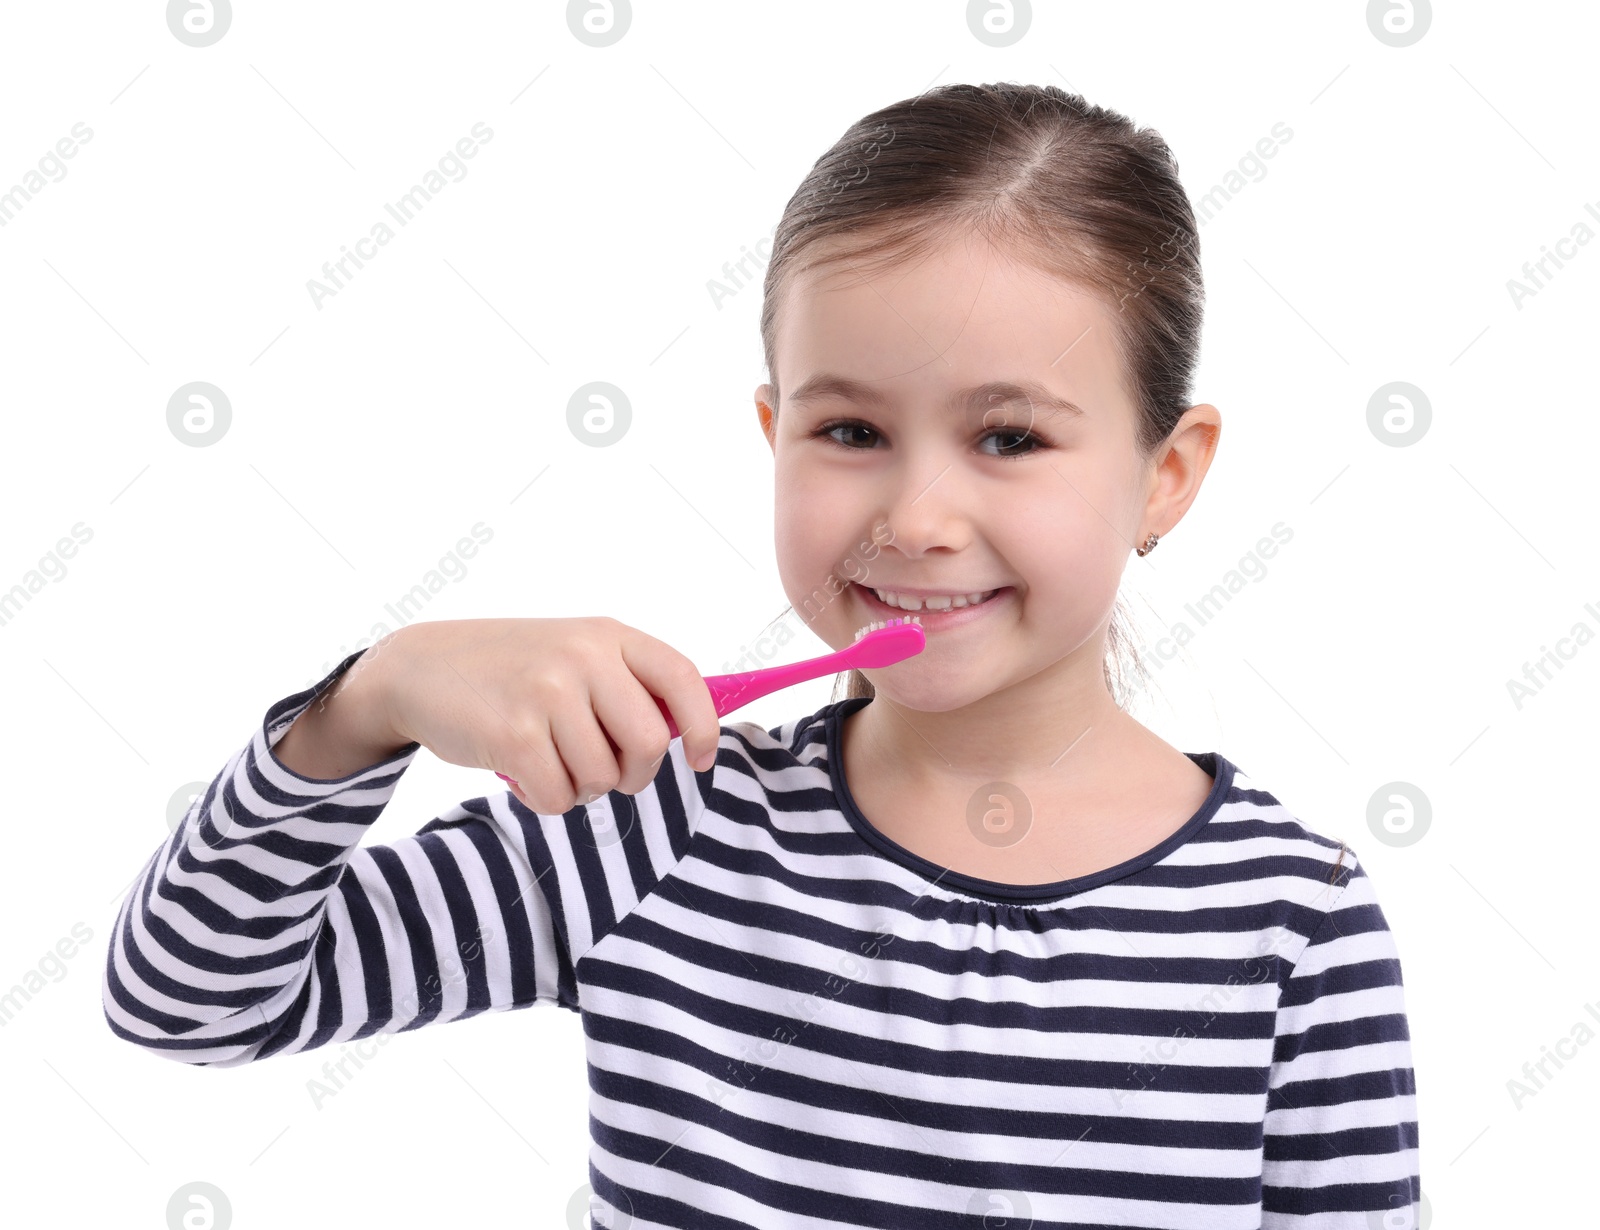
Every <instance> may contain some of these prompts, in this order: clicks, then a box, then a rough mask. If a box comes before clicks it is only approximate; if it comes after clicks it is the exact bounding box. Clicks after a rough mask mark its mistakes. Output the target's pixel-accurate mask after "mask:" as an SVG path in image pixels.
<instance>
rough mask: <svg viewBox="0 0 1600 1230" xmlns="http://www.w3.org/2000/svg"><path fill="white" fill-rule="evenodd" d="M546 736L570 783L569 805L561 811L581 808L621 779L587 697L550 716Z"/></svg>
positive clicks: (563, 707)
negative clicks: (570, 780)
mask: <svg viewBox="0 0 1600 1230" xmlns="http://www.w3.org/2000/svg"><path fill="white" fill-rule="evenodd" d="M550 734H551V735H552V736H553V738H554V739H555V745H556V752H557V753H558V754H559V755H560V757H561V763H562V764H563V765H565V766H566V770H567V776H568V777H570V778H571V779H572V790H571V794H570V795H569V797H570V798H571V800H572V802H571V803H569V804H568V806H567V808H565V809H564V810H571V808H572V807H574V806H577V805H579V804H582V803H584V802H586V801H588V800H589V799H592V798H594V797H595V796H596V795H600V794H604V793H605V792H606V791H608V790H611V789H613V788H614V787H615V786H616V784H617V781H618V780H619V779H620V778H621V777H622V770H621V769H620V768H618V766H617V758H616V756H615V755H613V754H612V751H611V745H610V743H609V742H607V740H606V735H605V731H603V730H601V729H600V720H599V719H598V718H596V717H595V715H594V708H593V702H592V701H591V700H590V699H589V698H588V696H587V695H585V696H583V697H581V698H579V699H578V700H576V701H574V702H573V703H571V704H568V705H563V706H562V707H561V708H560V709H558V710H557V711H556V712H554V713H552V714H551V715H550Z"/></svg>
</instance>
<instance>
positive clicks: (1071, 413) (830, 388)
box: [786, 372, 1085, 417]
mask: <svg viewBox="0 0 1600 1230" xmlns="http://www.w3.org/2000/svg"><path fill="white" fill-rule="evenodd" d="M829 397H836V398H840V399H841V400H844V401H854V402H862V403H865V404H866V405H869V406H876V407H878V408H879V409H884V408H886V407H887V406H888V405H889V403H890V398H889V397H888V396H887V395H886V394H885V393H884V392H883V390H881V389H879V388H877V387H876V386H874V385H872V384H869V383H868V382H867V381H865V380H854V379H852V378H851V377H849V376H839V375H835V374H834V373H832V372H823V373H820V374H818V375H815V376H812V377H811V378H810V379H809V380H806V381H804V382H803V383H802V384H801V385H800V387H799V388H797V389H796V390H795V391H794V392H792V393H790V394H789V396H788V398H787V399H786V400H789V401H802V402H803V401H820V400H822V399H824V398H829ZM1019 404H1020V405H1026V406H1030V407H1032V408H1033V409H1034V410H1038V411H1042V412H1043V413H1044V414H1045V415H1047V416H1050V417H1061V416H1068V417H1080V416H1084V415H1085V412H1084V410H1083V408H1082V407H1080V406H1078V405H1076V404H1075V403H1073V402H1070V401H1068V400H1067V399H1066V398H1064V397H1059V396H1057V395H1056V394H1055V393H1052V392H1051V391H1050V390H1049V389H1047V388H1045V387H1044V385H1042V384H1040V383H1039V382H1038V381H1037V380H988V381H985V382H984V383H983V384H979V385H974V386H973V387H972V388H970V389H962V390H960V391H959V392H957V393H956V394H955V395H954V396H953V397H951V399H950V401H949V403H948V404H947V407H946V408H947V409H949V410H960V409H965V410H967V411H969V412H970V411H976V410H983V409H987V408H992V407H994V406H1004V405H1019Z"/></svg>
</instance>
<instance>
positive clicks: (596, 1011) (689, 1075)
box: [104, 653, 1421, 1230]
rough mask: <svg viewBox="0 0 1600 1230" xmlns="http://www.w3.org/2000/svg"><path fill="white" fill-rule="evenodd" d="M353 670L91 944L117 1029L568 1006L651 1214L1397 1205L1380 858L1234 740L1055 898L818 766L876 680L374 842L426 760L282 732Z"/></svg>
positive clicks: (1406, 1086)
mask: <svg viewBox="0 0 1600 1230" xmlns="http://www.w3.org/2000/svg"><path fill="white" fill-rule="evenodd" d="M359 656H360V654H359V653H356V654H352V655H350V656H349V657H348V658H346V659H345V660H344V661H343V662H341V663H340V664H339V665H338V666H337V667H335V668H334V670H333V671H332V672H330V673H329V675H328V676H327V677H326V678H325V679H324V680H323V681H322V682H321V683H319V684H317V685H315V687H313V688H310V689H307V690H306V691H303V692H300V693H296V694H295V695H292V696H289V697H286V698H285V699H283V700H281V701H279V702H277V703H276V704H274V705H273V706H272V707H271V708H270V709H269V710H268V712H267V714H266V717H265V719H264V721H263V723H262V725H261V727H260V729H259V730H258V731H257V732H256V733H255V734H254V736H253V737H252V739H251V740H250V742H249V743H248V744H247V745H246V746H245V747H244V748H243V749H242V750H241V751H240V752H239V753H238V754H237V755H235V756H234V757H233V758H232V759H231V760H230V761H229V762H228V764H227V765H225V766H224V767H223V769H222V771H221V772H220V773H219V774H218V775H217V777H216V779H215V780H214V781H213V782H212V783H211V785H210V787H209V788H208V789H207V791H206V792H205V794H204V795H203V796H202V797H201V798H199V799H197V800H196V802H195V805H194V806H193V807H192V808H191V809H190V811H189V813H188V815H187V816H185V817H184V820H183V822H182V824H181V825H180V826H179V827H178V829H177V830H176V832H175V833H174V834H173V835H172V836H171V837H170V838H169V839H168V840H167V841H166V842H165V843H164V844H163V845H162V847H161V849H160V850H158V851H157V852H156V854H155V855H154V857H153V858H152V859H151V860H150V862H149V864H148V865H147V866H146V868H145V871H144V874H143V875H142V876H141V878H140V879H139V881H138V882H137V884H136V886H135V888H134V889H133V891H131V892H130V893H129V895H128V898H127V900H126V901H125V902H124V904H123V906H122V909H121V911H120V913H119V916H118V919H117V925H116V927H115V929H114V931H113V935H112V939H111V943H110V950H109V953H108V957H107V963H106V970H105V979H104V1005H105V1015H106V1019H107V1021H108V1023H109V1024H110V1026H111V1028H112V1030H113V1031H115V1033H116V1034H117V1035H118V1036H119V1037H122V1038H124V1039H127V1040H128V1041H130V1042H133V1043H135V1044H137V1045H139V1046H141V1047H143V1048H145V1049H147V1050H149V1051H151V1052H153V1053H155V1054H158V1055H163V1056H166V1057H168V1058H171V1059H176V1060H179V1061H182V1062H184V1063H190V1064H199V1065H209V1066H214V1067H231V1066H235V1065H238V1064H244V1063H250V1062H252V1061H255V1060H259V1059H265V1058H267V1057H269V1056H271V1055H277V1054H289V1053H292V1052H295V1051H301V1050H306V1049H309V1048H311V1047H318V1046H325V1045H328V1044H329V1043H338V1042H343V1041H347V1040H350V1039H355V1038H362V1037H366V1036H368V1035H370V1034H373V1033H376V1032H378V1031H380V1030H388V1031H396V1030H406V1029H415V1028H418V1027H420V1026H423V1025H427V1024H430V1023H439V1022H448V1021H456V1020H460V1019H462V1018H465V1017H470V1016H474V1015H476V1014H478V1013H480V1012H494V1011H503V1010H506V1009H510V1008H522V1007H528V1006H530V1005H533V1004H536V1003H540V1002H548V1003H552V1004H558V1005H560V1006H562V1007H565V1008H569V1009H572V1010H573V1011H575V1012H580V1013H582V1014H583V1019H584V1028H585V1035H586V1041H585V1045H586V1047H587V1055H588V1064H589V1075H590V1084H591V1094H590V1120H589V1126H590V1135H591V1141H592V1145H591V1151H590V1183H591V1185H592V1187H593V1188H594V1191H595V1193H596V1195H597V1196H598V1197H599V1198H600V1201H601V1202H603V1203H607V1204H609V1206H610V1207H609V1208H607V1209H606V1212H608V1213H610V1214H611V1215H612V1217H611V1221H610V1222H608V1223H607V1224H624V1223H623V1219H622V1217H621V1216H619V1213H625V1214H627V1215H628V1217H630V1218H631V1221H629V1222H627V1223H626V1224H628V1225H630V1226H632V1227H634V1228H636V1230H651V1228H654V1227H729V1228H731V1227H743V1226H755V1227H761V1228H762V1230H774V1228H782V1227H806V1228H808V1230H820V1228H823V1227H830V1228H833V1227H840V1228H842V1227H916V1228H917V1230H943V1228H946V1227H949V1228H954V1227H977V1226H983V1225H1001V1224H1003V1225H1007V1226H1017V1227H1032V1228H1033V1230H1049V1228H1054V1227H1068V1226H1071V1227H1076V1228H1079V1230H1082V1228H1086V1227H1087V1228H1094V1227H1104V1228H1106V1230H1111V1228H1113V1227H1115V1228H1119V1230H1127V1228H1129V1227H1150V1228H1160V1230H1180V1228H1184V1227H1206V1228H1207V1230H1232V1228H1238V1230H1247V1228H1254V1227H1257V1226H1261V1227H1269V1228H1282V1227H1302V1228H1305V1230H1336V1228H1340V1227H1348V1228H1350V1230H1368V1227H1370V1226H1373V1225H1378V1224H1385V1223H1384V1222H1383V1221H1382V1219H1381V1218H1378V1217H1377V1216H1376V1215H1377V1214H1380V1213H1382V1212H1384V1211H1391V1212H1395V1213H1403V1212H1404V1211H1406V1210H1412V1211H1413V1215H1414V1210H1415V1202H1416V1201H1418V1200H1419V1199H1420V1191H1421V1188H1420V1183H1419V1180H1418V1166H1417V1117H1416V1104H1415V1094H1414V1087H1413V1079H1412V1068H1411V1055H1410V1043H1409V1034H1408V1031H1407V1027H1406V1018H1405V1008H1404V1003H1403V992H1402V986H1401V976H1400V964H1399V959H1398V957H1397V955H1396V951H1395V947H1394V943H1393V940H1392V937H1391V935H1390V932H1389V930H1388V927H1387V925H1386V924H1385V921H1384V917H1383V914H1382V912H1381V910H1380V909H1379V907H1378V903H1377V901H1376V899H1375V897H1374V895H1373V890H1372V883H1371V880H1370V879H1369V878H1368V877H1367V875H1366V873H1365V872H1364V871H1363V869H1362V868H1361V866H1360V865H1359V864H1358V863H1357V862H1356V859H1355V856H1354V855H1353V854H1352V853H1351V851H1350V850H1349V849H1348V848H1345V847H1343V846H1342V845H1341V844H1340V843H1337V842H1333V841H1329V840H1328V839H1327V838H1325V837H1322V836H1320V835H1318V834H1316V833H1314V832H1312V831H1310V830H1308V829H1307V828H1305V827H1304V826H1303V825H1301V824H1300V823H1299V822H1297V821H1296V819H1295V818H1294V817H1293V816H1292V815H1290V814H1289V813H1288V811H1287V810H1285V809H1284V807H1283V806H1282V805H1281V804H1280V803H1279V802H1278V801H1277V800H1276V799H1275V798H1273V796H1272V795H1270V794H1268V793H1267V792H1266V791H1264V790H1261V789H1259V788H1258V787H1256V786H1254V785H1253V784H1252V783H1251V782H1250V780H1249V779H1248V778H1247V777H1246V775H1245V774H1244V773H1243V771H1242V770H1239V769H1238V768H1237V767H1236V766H1234V765H1232V764H1231V763H1229V762H1228V761H1227V760H1226V759H1224V758H1223V757H1222V756H1220V755H1217V754H1215V753H1206V754H1193V753H1192V754H1191V757H1192V758H1193V759H1194V760H1195V761H1196V762H1197V763H1198V764H1200V766H1201V767H1202V768H1204V769H1205V770H1206V771H1207V772H1208V773H1210V774H1212V775H1213V777H1214V778H1215V786H1214V787H1213V789H1212V792H1211V795H1210V797H1209V798H1208V799H1207V801H1206V803H1205V805H1204V806H1203V807H1202V808H1201V810H1200V811H1199V812H1198V813H1197V814H1196V815H1195V816H1194V817H1193V818H1192V819H1191V820H1190V821H1189V823H1188V824H1186V825H1185V826H1184V827H1183V828H1182V829H1181V830H1179V831H1178V832H1177V833H1175V834H1173V836H1172V837H1171V838H1169V839H1168V840H1167V841H1165V842H1163V843H1162V844H1161V845H1160V846H1158V847H1156V848H1155V849H1154V850H1151V851H1149V852H1147V853H1146V854H1144V855H1142V856H1140V857H1139V858H1136V859H1133V860H1130V861H1129V862H1127V863H1123V864H1120V865H1119V866H1117V867H1113V868H1109V869H1107V870H1105V871H1102V872H1099V873H1096V874H1095V875H1091V876H1087V877H1082V878H1080V879H1078V880H1074V881H1070V882H1063V883H1061V884H1057V885H1046V886H1042V887H1040V886H1034V887H1017V886H1007V885H1001V884H994V883H991V882H988V881H984V880H979V879H974V878H972V877H968V876H964V875H960V874H958V873H956V872H954V871H948V870H946V869H943V868H940V867H938V866H937V865H935V864H932V863H929V862H927V861H925V860H923V859H921V858H918V857H917V856H916V855H914V854H912V853H911V852H910V851H908V850H905V849H903V848H902V847H900V846H899V845H897V844H896V843H894V842H892V841H890V840H889V839H888V838H887V837H885V836H883V835H882V834H880V833H878V832H877V830H875V829H873V828H871V826H870V825H869V824H868V822H867V821H866V820H865V819H864V818H863V817H862V816H861V814H860V813H859V811H858V810H857V809H856V807H855V804H854V802H853V801H852V800H851V798H850V796H849V793H848V790H847V788H846V785H845V783H844V782H843V780H842V778H841V776H840V775H839V771H838V766H839V763H840V762H839V756H838V753H837V748H838V738H839V722H840V719H841V718H842V717H843V716H844V715H846V714H848V713H849V712H851V711H852V710H853V709H855V708H857V707H859V706H861V705H863V704H866V703H869V702H867V701H865V700H861V699H852V700H846V701H841V702H837V703H834V704H830V705H827V706H824V707H823V708H822V709H820V710H818V711H817V712H816V713H815V714H812V715H810V716H808V717H804V718H800V719H797V720H795V721H792V722H789V723H787V724H785V725H783V726H781V727H778V728H776V729H774V730H770V731H767V730H762V729H761V728H760V727H758V726H756V725H754V724H752V723H734V724H725V725H724V726H723V727H722V740H721V748H720V751H719V753H718V757H717V763H716V765H715V766H714V767H713V768H712V769H710V770H708V771H707V772H705V773H698V774H697V773H695V772H694V771H693V770H692V769H690V768H689V767H688V764H687V762H686V761H685V759H684V755H683V745H682V743H681V741H674V742H673V744H672V746H671V750H670V752H669V754H668V755H667V756H666V758H665V759H664V760H663V761H662V762H661V767H660V769H659V771H658V773H657V775H656V778H655V780H654V782H653V783H652V784H651V785H649V786H648V787H646V789H645V790H643V791H642V792H640V793H639V794H638V795H635V796H632V797H629V796H627V795H624V794H620V793H618V792H612V793H611V794H609V795H604V796H602V797H601V798H599V799H596V800H595V801H594V802H593V803H591V804H589V805H588V806H587V807H576V808H574V809H573V810H572V811H570V812H568V813H566V814H565V815H540V814H536V813H534V812H531V811H529V810H527V809H526V808H524V807H523V806H522V805H521V804H520V803H518V802H517V800H516V798H515V797H514V796H513V795H511V794H509V793H499V794H494V795H489V796H486V797H482V798H475V799H469V800H467V801H465V802H462V803H459V804H457V805H456V806H454V807H453V808H451V809H450V810H448V811H446V812H444V813H442V814H440V815H439V816H438V817H436V818H435V819H433V820H432V821H430V822H429V823H428V824H426V825H424V826H423V827H422V829H421V830H419V831H418V833H417V834H416V835H415V836H412V837H408V838H405V839H404V840H401V841H396V842H392V843H388V844H381V845H379V844H375V845H370V846H362V845H361V844H360V843H361V838H362V835H363V833H364V832H365V830H366V828H367V826H369V825H370V824H371V823H372V822H373V821H374V820H375V819H376V818H377V817H378V815H379V814H380V813H381V812H382V810H383V808H384V806H385V804H387V802H388V801H389V798H390V797H391V795H392V794H393V792H394V789H395V785H396V783H397V781H398V780H399V777H400V775H401V774H402V773H403V772H404V771H405V769H406V768H407V766H408V765H409V764H410V763H411V761H412V759H413V758H414V757H415V756H416V754H417V752H418V751H419V750H420V748H419V747H418V746H417V745H416V744H412V745H411V746H409V747H408V748H406V749H404V750H403V751H401V752H399V753H397V754H396V755H395V756H392V757H390V758H389V759H387V760H385V761H382V762H380V763H378V764H375V765H372V766H370V767H369V768H366V769H364V770H362V771H360V772H358V773H354V774H351V775H350V776H348V777H344V778H340V779H339V780H337V781H326V782H324V781H314V780H311V779H308V778H305V777H301V776H300V775H298V774H296V773H294V772H292V771H291V770H289V769H287V768H286V767H285V766H283V765H282V764H281V763H279V762H278V760H277V758H276V757H275V756H274V755H273V754H272V752H271V748H272V747H273V745H275V744H276V742H277V741H278V739H280V738H282V736H283V734H284V732H285V731H286V730H287V729H288V727H289V724H290V723H291V722H292V721H293V720H294V719H295V717H297V716H298V715H299V714H300V713H301V712H302V711H303V710H304V709H305V708H306V707H307V705H309V704H310V703H311V702H312V700H314V699H315V697H316V696H317V694H319V693H320V692H321V691H322V690H323V689H325V688H327V687H329V686H330V685H331V684H333V683H334V682H335V681H336V680H337V679H338V678H339V677H340V676H341V675H342V674H343V673H344V672H345V671H346V670H347V669H349V667H350V665H351V664H352V663H353V662H354V661H355V660H356V658H358V657H359ZM669 1146H671V1147H669ZM985 1215H987V1218H988V1220H987V1221H986V1220H985ZM597 1217H598V1214H597ZM1007 1219H1010V1220H1007ZM1402 1220H1403V1219H1402V1218H1401V1217H1396V1218H1393V1219H1391V1220H1390V1222H1389V1223H1388V1224H1401V1223H1402Z"/></svg>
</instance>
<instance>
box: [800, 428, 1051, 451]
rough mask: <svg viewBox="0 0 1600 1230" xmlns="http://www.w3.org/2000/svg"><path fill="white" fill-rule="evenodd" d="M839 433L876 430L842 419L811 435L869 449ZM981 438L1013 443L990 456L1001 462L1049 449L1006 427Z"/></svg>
mask: <svg viewBox="0 0 1600 1230" xmlns="http://www.w3.org/2000/svg"><path fill="white" fill-rule="evenodd" d="M841 431H843V432H852V431H853V432H866V433H868V434H869V435H870V436H873V437H876V436H877V434H878V432H877V429H876V428H873V427H868V426H867V425H866V424H865V423H858V422H855V421H853V420H848V419H842V420H839V421H836V422H832V423H824V424H823V425H822V426H821V427H819V428H817V429H816V431H814V432H812V433H811V434H812V435H813V436H817V437H819V438H823V439H827V440H830V441H832V442H833V443H834V444H836V445H838V446H839V447H840V448H843V449H848V450H849V451H851V452H858V453H859V452H865V451H868V449H870V448H871V445H870V444H869V445H867V446H866V447H864V448H863V447H859V446H858V445H855V444H846V443H845V442H844V441H843V440H841V439H839V438H838V436H836V435H835V434H834V433H835V432H841ZM982 438H983V439H984V440H996V439H1002V440H1003V439H1009V440H1012V441H1013V442H1014V443H1012V444H1010V445H1002V446H1001V448H1000V451H999V452H996V453H991V454H990V456H992V457H998V458H999V459H1000V460H1002V461H1017V460H1020V459H1021V458H1023V457H1026V456H1028V454H1029V453H1037V452H1039V451H1040V450H1042V449H1044V448H1047V447H1049V446H1048V445H1047V444H1046V443H1045V442H1044V440H1043V439H1042V438H1041V437H1039V436H1036V435H1034V434H1033V433H1032V432H1031V431H1013V430H1011V429H1010V428H1006V427H996V428H993V429H992V430H990V431H986V432H984V434H983V436H982ZM1023 447H1026V451H1024V452H1017V451H1015V450H1017V449H1018V448H1023Z"/></svg>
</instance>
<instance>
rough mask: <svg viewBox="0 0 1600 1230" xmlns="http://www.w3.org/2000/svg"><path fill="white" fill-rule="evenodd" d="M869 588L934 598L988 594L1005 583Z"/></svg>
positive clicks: (1001, 587)
mask: <svg viewBox="0 0 1600 1230" xmlns="http://www.w3.org/2000/svg"><path fill="white" fill-rule="evenodd" d="M867 588H868V589H881V590H884V591H886V592H888V593H891V594H904V595H906V597H908V598H933V597H939V596H941V595H945V594H949V595H951V596H954V595H956V594H987V593H989V592H990V591H992V590H997V589H1004V588H1005V586H1004V585H983V586H978V587H976V588H973V589H918V588H917V587H915V586H912V585H869V586H868V587H867Z"/></svg>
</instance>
